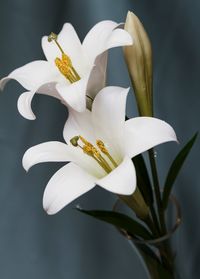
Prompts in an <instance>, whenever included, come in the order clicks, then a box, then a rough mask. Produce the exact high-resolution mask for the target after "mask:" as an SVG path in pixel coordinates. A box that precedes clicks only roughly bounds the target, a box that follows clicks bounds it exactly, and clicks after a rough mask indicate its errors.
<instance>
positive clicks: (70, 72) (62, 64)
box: [48, 32, 81, 83]
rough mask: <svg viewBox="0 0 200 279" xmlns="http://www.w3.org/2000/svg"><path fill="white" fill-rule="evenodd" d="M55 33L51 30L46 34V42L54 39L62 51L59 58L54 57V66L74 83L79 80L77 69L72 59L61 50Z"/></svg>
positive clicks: (60, 48)
mask: <svg viewBox="0 0 200 279" xmlns="http://www.w3.org/2000/svg"><path fill="white" fill-rule="evenodd" d="M57 37H58V36H57V35H56V34H55V33H53V32H51V34H50V35H49V36H48V42H52V41H54V42H55V43H56V45H57V47H58V48H59V50H60V51H61V53H62V58H61V59H60V58H59V57H56V59H55V64H56V67H57V68H58V69H59V71H60V72H61V74H62V75H63V76H64V77H65V78H66V79H67V80H68V81H69V82H70V83H74V82H76V81H78V80H80V79H81V78H80V76H79V74H78V73H77V71H76V70H75V69H74V67H73V64H72V61H71V59H70V57H69V56H68V55H67V54H66V53H65V52H64V51H63V49H62V47H61V46H60V44H59V43H58V41H57Z"/></svg>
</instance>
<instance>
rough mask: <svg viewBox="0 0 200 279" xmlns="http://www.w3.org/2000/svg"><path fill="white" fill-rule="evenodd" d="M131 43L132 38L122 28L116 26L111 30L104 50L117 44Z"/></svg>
mask: <svg viewBox="0 0 200 279" xmlns="http://www.w3.org/2000/svg"><path fill="white" fill-rule="evenodd" d="M132 44H133V39H132V37H131V35H130V34H129V33H128V32H127V31H125V30H124V29H120V28H117V29H115V30H113V32H112V34H111V36H110V38H109V40H108V42H107V44H106V45H105V50H106V49H110V48H113V47H118V46H130V45H132Z"/></svg>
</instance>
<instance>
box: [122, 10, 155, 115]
mask: <svg viewBox="0 0 200 279" xmlns="http://www.w3.org/2000/svg"><path fill="white" fill-rule="evenodd" d="M124 29H125V30H126V31H128V32H129V34H130V35H131V37H132V38H133V40H134V43H133V45H131V46H126V47H124V57H125V61H126V64H127V67H128V71H129V75H130V78H131V82H132V85H133V89H134V93H135V96H136V101H137V106H138V110H139V114H140V115H141V116H152V115H153V100H152V50H151V43H150V40H149V38H148V35H147V33H146V31H145V29H144V27H143V25H142V23H141V22H140V20H139V19H138V17H137V16H136V15H134V13H132V12H130V11H129V12H128V14H127V18H126V22H125V27H124Z"/></svg>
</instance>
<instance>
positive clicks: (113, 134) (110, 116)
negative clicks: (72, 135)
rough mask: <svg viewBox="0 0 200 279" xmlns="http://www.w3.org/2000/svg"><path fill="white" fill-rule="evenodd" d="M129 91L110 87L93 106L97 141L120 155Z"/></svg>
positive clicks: (99, 96) (98, 97)
mask: <svg viewBox="0 0 200 279" xmlns="http://www.w3.org/2000/svg"><path fill="white" fill-rule="evenodd" d="M128 91H129V89H125V88H122V87H115V86H109V87H105V88H103V89H102V90H101V91H100V92H99V93H98V94H97V96H96V98H95V100H94V102H93V106H92V118H93V124H94V127H95V132H96V136H97V139H98V138H99V139H101V140H103V141H105V143H107V144H108V145H109V146H108V148H109V150H110V148H115V150H116V151H114V152H115V154H120V150H121V143H122V140H121V138H122V135H123V129H124V122H125V109H126V98H127V94H128Z"/></svg>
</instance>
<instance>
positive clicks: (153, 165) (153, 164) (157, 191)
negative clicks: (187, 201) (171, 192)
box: [149, 148, 167, 234]
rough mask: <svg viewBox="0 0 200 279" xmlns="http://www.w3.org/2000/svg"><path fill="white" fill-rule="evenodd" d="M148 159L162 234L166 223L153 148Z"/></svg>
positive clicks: (164, 231)
mask: <svg viewBox="0 0 200 279" xmlns="http://www.w3.org/2000/svg"><path fill="white" fill-rule="evenodd" d="M149 160H150V165H151V172H152V178H153V185H154V191H155V197H156V203H157V209H158V215H159V221H160V226H161V232H162V234H165V233H166V231H167V230H166V224H165V217H164V210H163V207H162V199H161V193H160V186H159V179H158V173H157V168H156V161H155V158H154V150H153V148H152V149H150V150H149Z"/></svg>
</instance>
